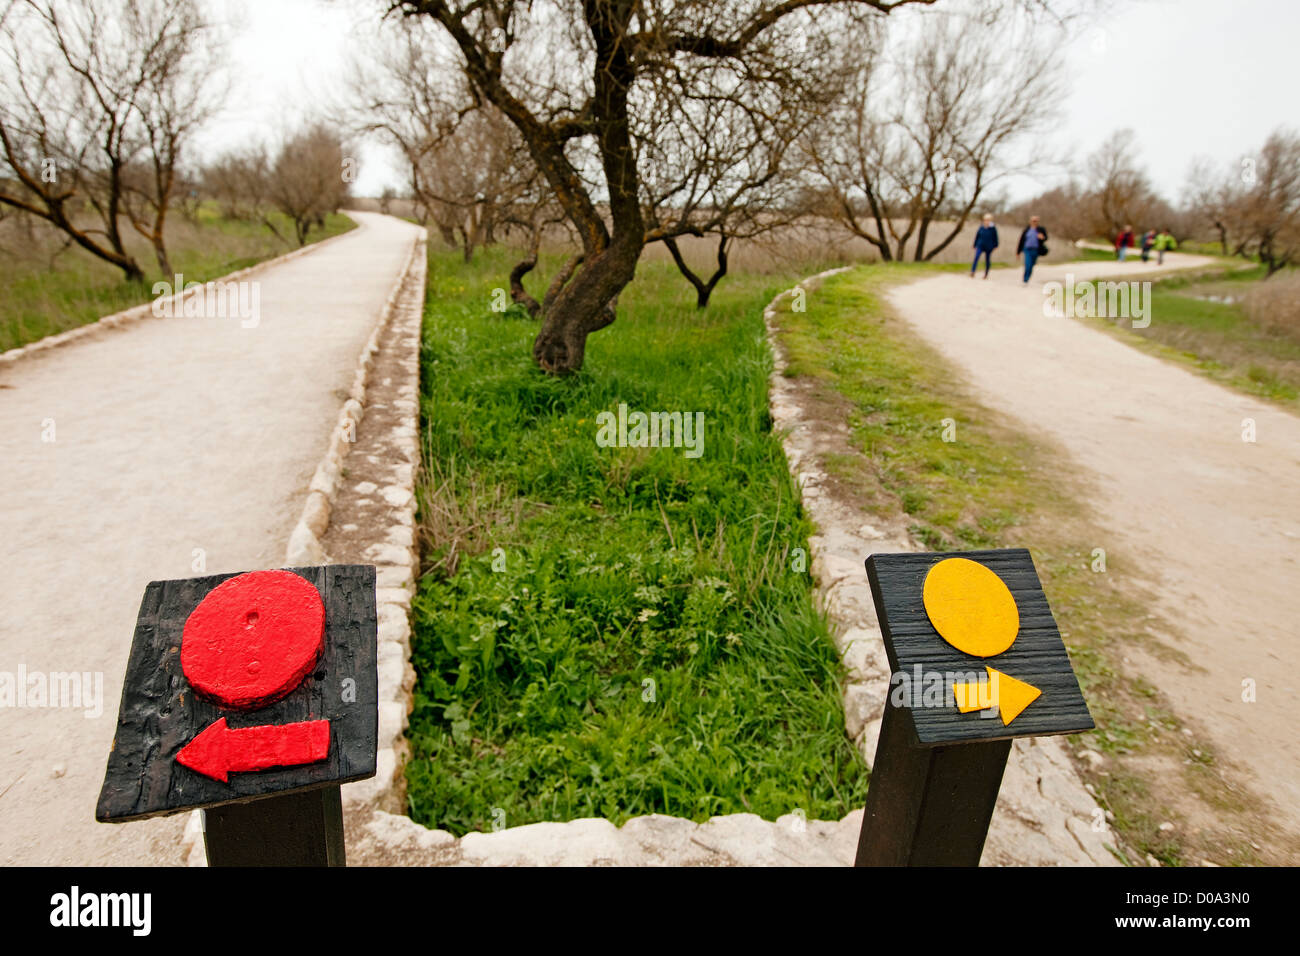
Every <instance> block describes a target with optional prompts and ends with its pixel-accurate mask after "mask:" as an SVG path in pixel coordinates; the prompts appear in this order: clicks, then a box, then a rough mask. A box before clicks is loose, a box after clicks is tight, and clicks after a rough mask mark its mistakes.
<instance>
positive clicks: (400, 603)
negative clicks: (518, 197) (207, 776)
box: [182, 230, 428, 866]
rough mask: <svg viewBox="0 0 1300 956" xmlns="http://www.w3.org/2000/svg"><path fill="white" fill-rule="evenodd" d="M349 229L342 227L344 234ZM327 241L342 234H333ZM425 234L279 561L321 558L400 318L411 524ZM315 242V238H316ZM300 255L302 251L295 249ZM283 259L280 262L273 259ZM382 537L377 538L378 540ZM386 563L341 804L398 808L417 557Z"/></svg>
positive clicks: (191, 848)
mask: <svg viewBox="0 0 1300 956" xmlns="http://www.w3.org/2000/svg"><path fill="white" fill-rule="evenodd" d="M351 232H352V230H349V233H351ZM332 238H341V236H340V237H332ZM326 241H328V240H326ZM427 242H428V233H427V232H425V231H424V230H421V231H420V232H419V233H418V234H417V235H416V237H415V239H414V241H413V242H412V243H411V251H410V253H409V254H408V255H407V258H406V262H405V264H404V265H403V267H402V271H401V273H400V274H399V275H398V277H397V279H396V281H394V283H393V286H392V288H391V289H390V290H389V293H388V298H387V300H385V302H384V305H383V307H382V308H381V309H380V311H379V316H378V318H377V320H376V322H375V326H374V328H373V329H372V331H371V333H370V338H369V339H367V341H366V344H365V346H364V347H363V348H362V349H361V354H360V356H359V357H358V359H357V368H356V372H355V373H354V375H353V379H352V387H351V389H350V390H349V392H348V398H347V401H345V402H344V403H343V407H342V408H341V409H339V415H338V423H337V425H336V426H335V428H334V430H333V432H332V433H331V435H330V442H329V445H328V447H327V448H326V451H325V456H324V457H323V458H322V459H321V461H320V463H319V464H318V465H317V466H316V472H315V474H314V475H313V476H312V480H311V484H310V486H309V490H308V492H307V501H306V503H305V504H304V505H303V509H302V515H301V516H300V517H299V519H298V523H297V524H296V525H294V529H293V531H292V533H291V534H290V536H289V543H288V545H287V546H286V548H285V558H284V563H285V566H290V567H291V566H306V565H316V564H326V563H328V560H329V559H328V556H327V555H326V554H325V549H324V548H323V547H322V545H321V538H322V537H324V535H325V531H326V529H327V528H328V527H329V522H330V512H331V511H332V507H333V501H334V497H335V493H336V491H337V489H338V483H339V480H340V478H341V477H342V471H343V461H344V459H345V458H346V457H347V454H348V452H349V451H350V450H351V448H352V444H353V443H354V442H355V440H356V435H357V429H358V428H360V426H361V420H362V418H363V417H364V416H365V399H366V384H367V381H368V380H369V375H370V366H371V363H372V362H373V360H374V357H375V355H376V354H378V352H379V342H380V338H381V337H382V336H383V334H384V332H385V331H386V330H387V329H388V327H389V324H390V323H392V322H401V321H404V322H406V323H408V324H412V325H413V326H414V331H415V333H416V343H417V344H416V347H415V348H414V349H412V353H411V355H409V356H406V357H405V361H404V362H403V368H404V371H405V372H406V373H407V376H408V379H409V381H408V382H406V383H403V385H402V389H401V394H402V397H401V399H399V402H401V404H399V405H397V406H396V407H397V408H398V409H399V417H400V419H401V424H400V425H399V427H398V428H397V429H396V431H395V434H394V435H393V438H394V440H395V441H396V442H397V443H398V448H399V451H400V452H401V454H402V456H403V457H405V458H406V460H407V462H408V463H409V465H410V467H407V468H403V469H401V474H402V477H401V479H399V482H398V485H399V486H400V487H401V489H402V490H403V491H404V492H405V494H404V495H400V496H398V500H396V501H394V502H391V504H392V509H391V511H390V514H393V515H394V516H395V520H394V522H393V525H392V527H394V528H395V527H408V528H409V527H411V526H412V525H413V524H414V521H415V464H416V463H417V462H418V461H419V454H420V450H419V428H418V421H417V420H418V416H419V400H418V389H419V374H420V369H419V363H420V349H419V345H418V343H419V330H420V325H421V322H422V321H423V316H424V290H425V278H426V272H427V267H428V252H427ZM317 245H320V243H317ZM299 251H300V252H301V251H302V250H299ZM275 261H282V260H275ZM417 284H418V289H419V294H418V295H417V296H416V297H415V298H416V302H415V303H414V304H413V305H412V306H411V307H410V308H407V309H405V313H406V314H403V311H404V310H403V309H402V308H399V302H400V301H401V299H402V297H403V295H404V294H410V292H411V289H412V287H413V286H416V285H417ZM377 540H382V539H377ZM389 557H390V560H389V561H388V562H386V563H385V564H383V565H382V566H379V567H378V568H377V569H376V574H377V589H376V590H377V595H376V598H377V602H378V616H379V634H378V670H379V673H378V683H379V740H378V745H377V753H376V761H375V763H376V767H375V776H374V777H372V778H371V779H369V780H362V781H358V782H356V783H351V784H347V785H346V786H345V787H344V788H343V797H344V805H345V806H347V807H355V806H356V805H358V804H360V805H374V806H377V807H380V808H384V809H391V808H394V807H400V805H401V802H402V798H401V792H400V791H401V787H400V786H399V783H400V780H401V775H402V766H403V764H404V762H405V755H406V754H405V752H406V739H405V737H403V733H404V732H405V730H406V726H407V718H408V715H409V714H410V711H411V702H412V697H411V691H412V689H413V687H414V681H413V679H412V678H413V673H412V674H410V676H408V672H409V671H410V670H411V666H410V660H409V659H410V652H411V650H410V649H411V644H410V634H411V629H410V621H409V619H408V616H407V615H408V614H409V612H410V606H411V590H412V589H413V587H414V582H415V567H416V563H415V562H416V556H415V549H414V548H413V547H411V548H406V549H402V552H401V554H396V553H393V554H390V555H389ZM201 813H202V811H200V810H195V811H193V812H192V813H191V814H190V819H189V821H188V823H187V824H186V827H185V836H184V838H183V841H182V845H183V846H188V850H185V851H184V852H185V854H186V860H187V863H188V865H189V866H206V865H207V858H206V851H205V849H204V843H203V823H202V816H201Z"/></svg>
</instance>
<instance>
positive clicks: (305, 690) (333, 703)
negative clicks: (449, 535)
mask: <svg viewBox="0 0 1300 956" xmlns="http://www.w3.org/2000/svg"><path fill="white" fill-rule="evenodd" d="M287 570H290V571H293V572H294V573H296V574H299V575H301V576H302V577H303V578H305V579H306V580H308V581H310V582H311V583H312V584H313V585H315V586H316V588H317V589H318V590H319V591H320V594H321V598H322V600H323V601H324V604H325V641H324V649H323V651H322V654H321V657H320V660H319V661H318V663H317V665H316V667H315V668H314V669H313V671H312V672H311V673H310V674H309V675H308V676H307V677H306V679H305V680H304V681H303V682H302V684H300V685H299V686H298V687H297V688H295V689H294V690H293V691H291V692H290V693H289V694H288V695H287V696H285V697H284V698H282V699H281V700H278V701H276V702H274V703H273V704H271V705H269V706H267V707H264V708H262V709H260V710H254V711H236V710H232V709H228V708H222V707H219V706H217V705H216V704H214V703H212V702H211V701H208V700H205V699H204V698H202V697H198V696H196V695H195V694H194V693H193V690H192V689H191V687H190V685H189V682H188V681H187V680H186V679H185V675H184V673H183V672H182V670H181V663H180V649H181V637H182V632H183V628H184V626H185V621H186V619H187V618H188V617H189V614H190V612H191V611H193V610H194V608H195V607H196V606H197V605H198V603H199V602H200V601H201V600H203V598H204V597H205V596H206V595H207V594H208V592H210V591H211V590H212V589H213V588H215V587H216V586H217V585H218V584H220V583H221V582H223V581H225V580H227V579H228V578H231V577H234V576H235V575H233V574H220V575H213V576H209V577H203V578H188V579H183V580H176V581H154V582H152V583H150V584H149V585H148V587H147V588H146V589H145V593H144V598H143V600H142V601H141V604H140V613H139V617H138V619H137V621H136V629H135V638H134V641H133V642H132V645H131V654H130V658H129V660H128V663H127V670H126V676H125V680H124V682H123V688H122V701H121V704H120V706H119V709H118V723H117V733H116V735H115V738H114V741H113V748H112V751H111V752H110V754H109V758H108V767H107V770H106V772H105V775H104V786H103V789H102V791H101V792H100V796H99V803H98V806H97V808H96V810H95V817H96V819H98V820H100V821H103V822H122V821H126V820H136V819H141V818H144V817H151V816H158V815H163V814H170V813H177V812H180V811H182V810H188V809H191V808H194V807H212V806H218V805H221V804H228V803H236V802H241V801H248V800H255V799H257V798H259V797H265V796H269V795H272V794H284V793H290V792H295V791H303V790H310V789H314V788H318V787H328V786H337V785H338V784H341V783H346V782H349V781H353V780H363V779H365V778H367V777H371V776H374V773H375V747H376V744H377V739H378V731H379V715H378V699H379V698H378V676H377V673H376V658H375V654H376V640H377V616H376V607H375V569H374V567H372V566H370V565H330V566H326V567H310V568H289V569H287ZM221 717H225V718H226V721H227V723H228V724H229V725H230V726H231V727H232V728H243V727H253V726H263V725H268V724H289V723H295V722H299V721H308V720H318V719H325V720H329V721H330V748H329V755H328V757H327V759H326V760H324V761H322V762H320V763H314V764H308V765H303V766H297V767H284V768H274V769H268V770H262V771H258V772H254V773H235V774H232V775H231V777H230V779H229V781H228V782H227V783H222V782H220V781H218V780H214V779H211V778H209V777H206V776H203V775H202V774H199V773H196V772H194V771H193V770H190V769H188V768H187V767H184V766H182V765H180V764H178V763H177V762H176V759H175V758H176V754H177V752H178V751H180V750H181V748H183V747H184V746H185V745H186V744H188V743H189V742H190V741H191V740H193V739H194V738H195V737H196V736H198V734H199V733H200V732H202V731H203V730H204V729H206V728H207V727H208V726H210V725H211V724H213V723H214V722H215V721H216V720H217V719H218V718H221Z"/></svg>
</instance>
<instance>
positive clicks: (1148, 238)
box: [1142, 229, 1156, 262]
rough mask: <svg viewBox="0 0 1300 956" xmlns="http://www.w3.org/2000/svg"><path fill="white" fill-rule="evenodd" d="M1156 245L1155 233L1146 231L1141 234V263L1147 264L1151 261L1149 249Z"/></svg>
mask: <svg viewBox="0 0 1300 956" xmlns="http://www.w3.org/2000/svg"><path fill="white" fill-rule="evenodd" d="M1155 244H1156V231H1155V230H1154V229H1148V230H1147V231H1146V232H1145V233H1143V234H1142V261H1143V262H1148V261H1150V259H1151V247H1152V246H1154V245H1155Z"/></svg>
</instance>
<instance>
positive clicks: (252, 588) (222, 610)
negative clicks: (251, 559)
mask: <svg viewBox="0 0 1300 956" xmlns="http://www.w3.org/2000/svg"><path fill="white" fill-rule="evenodd" d="M324 639H325V605H324V603H323V602H322V601H321V598H320V592H319V591H317V590H316V586H315V585H313V584H312V583H311V582H310V581H308V580H307V579H305V578H303V577H300V576H299V575H297V574H294V573H293V572H292V571H250V572H248V573H247V574H241V575H239V576H237V577H233V578H230V579H229V580H226V581H223V582H221V584H219V585H217V586H216V587H215V588H214V589H213V590H212V591H211V592H209V593H208V596H207V597H205V598H204V599H203V600H202V601H200V602H199V606H198V607H196V608H195V609H194V610H193V611H192V612H191V613H190V616H189V618H188V619H187V620H186V621H185V630H184V633H183V634H182V636H181V669H182V670H183V671H185V676H186V677H187V678H188V679H189V682H190V684H191V685H192V686H193V687H194V689H195V691H197V692H198V693H200V694H202V695H203V696H204V697H208V698H210V699H212V700H214V701H216V702H217V703H219V704H223V705H225V706H226V707H233V708H236V709H239V710H251V709H253V708H256V707H263V706H265V705H266V704H270V703H272V702H274V701H277V700H279V699H280V698H281V697H283V696H284V695H285V694H287V693H289V692H290V691H291V690H293V689H294V688H295V687H297V686H298V685H299V684H300V683H302V680H303V678H304V677H306V676H307V675H308V674H309V673H310V672H311V669H312V668H313V667H314V666H315V665H316V660H317V658H318V657H319V656H320V652H321V647H322V646H323V644H324Z"/></svg>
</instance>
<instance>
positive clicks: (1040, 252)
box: [970, 213, 1047, 283]
mask: <svg viewBox="0 0 1300 956" xmlns="http://www.w3.org/2000/svg"><path fill="white" fill-rule="evenodd" d="M997 247H998V227H997V226H996V225H995V224H994V223H993V216H992V214H991V213H985V214H984V218H983V220H982V221H981V222H980V227H979V231H978V232H976V233H975V261H974V262H972V263H971V267H970V277H971V278H972V279H973V278H975V270H976V269H977V268H979V264H980V256H983V257H984V278H986V279H987V278H988V277H989V266H990V265H991V264H992V261H993V250H994V249H996V248H997ZM1045 255H1047V230H1046V229H1044V228H1043V227H1042V226H1040V225H1039V224H1038V217H1037V216H1030V217H1029V225H1027V226H1025V228H1024V231H1023V232H1021V233H1020V241H1019V242H1018V243H1016V258H1017V259H1019V258H1020V257H1021V256H1024V258H1025V280H1024V281H1025V282H1026V283H1028V282H1029V277H1030V276H1031V275H1033V272H1034V263H1036V262H1037V261H1038V260H1039V259H1041V258H1042V257H1043V256H1045Z"/></svg>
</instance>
